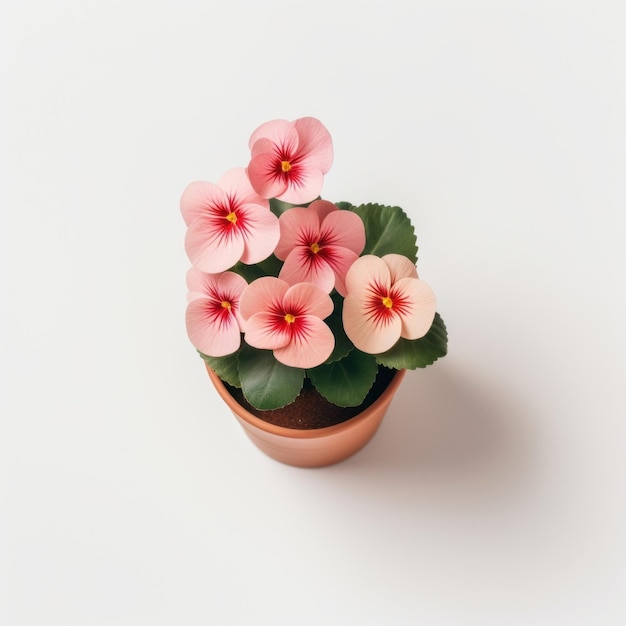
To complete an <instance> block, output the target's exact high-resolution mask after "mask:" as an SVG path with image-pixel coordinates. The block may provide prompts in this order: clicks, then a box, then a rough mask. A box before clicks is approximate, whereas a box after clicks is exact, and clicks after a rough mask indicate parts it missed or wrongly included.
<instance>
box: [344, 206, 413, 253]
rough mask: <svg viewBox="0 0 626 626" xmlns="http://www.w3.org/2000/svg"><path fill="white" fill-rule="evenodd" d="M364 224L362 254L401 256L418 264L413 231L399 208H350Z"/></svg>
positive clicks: (407, 218) (406, 217)
mask: <svg viewBox="0 0 626 626" xmlns="http://www.w3.org/2000/svg"><path fill="white" fill-rule="evenodd" d="M352 211H354V213H356V214H357V215H358V216H359V217H360V218H361V219H362V220H363V223H364V224H365V236H366V243H365V249H364V250H363V254H375V255H376V256H384V255H385V254H391V253H396V254H402V255H404V256H405V257H407V258H408V259H410V260H411V261H412V262H413V263H416V262H417V250H418V248H417V245H416V237H415V231H414V229H413V225H412V224H411V220H410V219H409V217H408V215H407V214H406V213H405V212H404V211H403V210H402V209H401V208H400V207H399V206H383V205H381V204H362V205H361V206H358V207H354V208H352Z"/></svg>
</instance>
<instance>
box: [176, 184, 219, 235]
mask: <svg viewBox="0 0 626 626" xmlns="http://www.w3.org/2000/svg"><path fill="white" fill-rule="evenodd" d="M225 201H226V196H225V194H224V190H223V189H220V187H218V186H217V185H214V184H213V183H207V182H204V181H195V182H193V183H189V185H187V187H186V188H185V190H184V191H183V194H182V196H181V198H180V211H181V213H182V216H183V219H184V220H185V224H186V225H187V226H189V225H190V224H191V223H192V222H193V221H194V220H195V219H196V218H197V217H198V216H200V215H206V214H207V212H209V213H210V211H211V209H210V207H211V206H215V205H219V204H221V203H223V202H225Z"/></svg>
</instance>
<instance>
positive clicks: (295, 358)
mask: <svg viewBox="0 0 626 626" xmlns="http://www.w3.org/2000/svg"><path fill="white" fill-rule="evenodd" d="M299 321H300V323H301V324H302V325H301V327H300V331H299V332H294V334H293V337H292V339H291V341H290V342H289V343H288V344H287V345H286V346H284V347H282V348H278V349H274V356H275V357H276V359H277V360H278V361H280V362H281V363H283V364H284V365H288V366H290V367H302V368H305V369H306V368H311V367H317V366H318V365H321V364H322V363H323V362H324V361H325V360H326V359H327V358H328V357H329V356H330V355H331V353H332V351H333V348H334V347H335V337H334V335H333V333H332V331H331V330H330V328H328V326H327V325H326V324H325V323H324V322H323V321H322V320H321V319H320V318H319V317H315V316H313V315H305V316H303V318H302V319H300V320H299Z"/></svg>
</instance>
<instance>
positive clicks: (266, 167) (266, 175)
mask: <svg viewBox="0 0 626 626" xmlns="http://www.w3.org/2000/svg"><path fill="white" fill-rule="evenodd" d="M275 166H276V155H275V154H274V152H259V153H258V154H256V155H254V156H253V157H252V158H251V159H250V163H249V164H248V176H249V178H250V182H251V183H252V185H253V187H254V189H255V190H256V191H257V192H258V193H259V195H261V196H263V197H264V198H278V197H279V196H282V195H283V194H284V193H285V192H286V191H287V189H288V188H289V182H288V180H287V178H286V177H284V176H281V175H278V174H276V173H275Z"/></svg>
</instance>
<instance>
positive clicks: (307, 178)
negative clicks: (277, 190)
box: [270, 159, 324, 204]
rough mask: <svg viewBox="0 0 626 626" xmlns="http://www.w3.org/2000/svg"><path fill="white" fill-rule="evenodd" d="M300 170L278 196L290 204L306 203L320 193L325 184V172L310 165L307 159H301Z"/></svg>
mask: <svg viewBox="0 0 626 626" xmlns="http://www.w3.org/2000/svg"><path fill="white" fill-rule="evenodd" d="M294 169H295V167H294ZM298 170H299V171H298V176H297V177H294V178H293V179H292V181H291V182H290V184H289V185H288V186H287V189H286V190H285V191H284V192H283V193H281V194H280V195H278V196H276V198H278V199H279V200H282V201H283V202H289V203H290V204H306V203H307V202H311V200H313V199H315V198H316V197H317V196H319V195H320V192H321V191H322V187H323V186H324V173H323V172H322V171H321V170H318V169H314V168H310V167H308V162H307V160H305V159H302V160H301V161H300V167H299V168H298ZM270 197H273V196H270Z"/></svg>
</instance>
